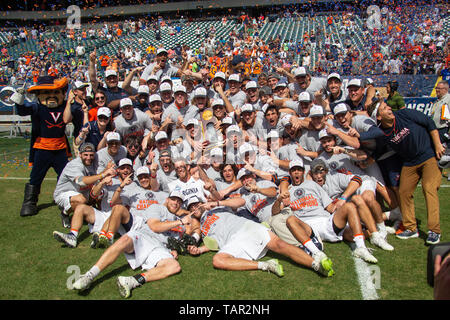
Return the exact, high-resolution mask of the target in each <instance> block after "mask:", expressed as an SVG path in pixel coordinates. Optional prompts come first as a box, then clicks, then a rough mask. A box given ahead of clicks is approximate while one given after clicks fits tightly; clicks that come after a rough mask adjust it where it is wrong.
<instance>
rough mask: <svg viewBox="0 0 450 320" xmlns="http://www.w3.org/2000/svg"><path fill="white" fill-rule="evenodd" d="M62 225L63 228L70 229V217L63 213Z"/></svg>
mask: <svg viewBox="0 0 450 320" xmlns="http://www.w3.org/2000/svg"><path fill="white" fill-rule="evenodd" d="M61 223H62V226H63V228H66V229H70V216H69V215H68V214H65V213H64V212H63V211H61Z"/></svg>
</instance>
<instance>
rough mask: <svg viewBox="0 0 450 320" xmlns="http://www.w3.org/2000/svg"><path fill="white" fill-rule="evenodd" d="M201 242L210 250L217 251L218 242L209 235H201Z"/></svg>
mask: <svg viewBox="0 0 450 320" xmlns="http://www.w3.org/2000/svg"><path fill="white" fill-rule="evenodd" d="M203 244H204V245H205V246H206V247H207V248H208V249H209V250H211V251H219V244H218V243H217V241H216V240H215V239H213V238H211V237H208V236H206V237H203Z"/></svg>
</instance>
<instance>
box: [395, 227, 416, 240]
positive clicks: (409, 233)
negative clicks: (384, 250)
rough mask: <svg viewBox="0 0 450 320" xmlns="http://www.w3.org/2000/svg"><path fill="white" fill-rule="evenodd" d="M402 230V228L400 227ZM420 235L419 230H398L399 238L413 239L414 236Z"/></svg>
mask: <svg viewBox="0 0 450 320" xmlns="http://www.w3.org/2000/svg"><path fill="white" fill-rule="evenodd" d="M399 230H401V229H399ZM418 237H419V230H416V231H411V230H404V231H402V232H397V238H399V239H403V240H405V239H412V238H418Z"/></svg>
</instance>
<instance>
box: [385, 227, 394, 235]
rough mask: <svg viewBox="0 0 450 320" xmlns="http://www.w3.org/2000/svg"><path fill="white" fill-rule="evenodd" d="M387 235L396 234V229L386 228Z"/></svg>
mask: <svg viewBox="0 0 450 320" xmlns="http://www.w3.org/2000/svg"><path fill="white" fill-rule="evenodd" d="M386 232H387V234H395V228H393V227H389V226H386Z"/></svg>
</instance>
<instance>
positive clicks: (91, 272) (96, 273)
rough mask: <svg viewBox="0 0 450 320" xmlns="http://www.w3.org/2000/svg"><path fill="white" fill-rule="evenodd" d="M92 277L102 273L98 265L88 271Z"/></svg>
mask: <svg viewBox="0 0 450 320" xmlns="http://www.w3.org/2000/svg"><path fill="white" fill-rule="evenodd" d="M86 274H88V275H89V276H90V277H91V278H92V279H94V278H95V277H96V276H98V275H99V274H100V269H99V267H97V266H93V267H92V268H91V269H90V270H89V271H88V272H86Z"/></svg>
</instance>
